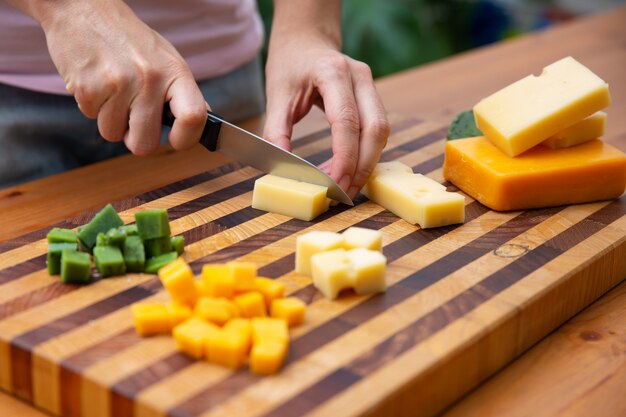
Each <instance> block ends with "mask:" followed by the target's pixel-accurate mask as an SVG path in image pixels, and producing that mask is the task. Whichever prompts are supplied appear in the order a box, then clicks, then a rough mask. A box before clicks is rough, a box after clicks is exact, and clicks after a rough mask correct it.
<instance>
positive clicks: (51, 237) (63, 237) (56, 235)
mask: <svg viewBox="0 0 626 417" xmlns="http://www.w3.org/2000/svg"><path fill="white" fill-rule="evenodd" d="M46 237H47V238H48V243H77V242H78V237H76V232H74V231H73V230H72V229H61V228H60V227H54V228H52V230H50V231H49V232H48V235H47V236H46Z"/></svg>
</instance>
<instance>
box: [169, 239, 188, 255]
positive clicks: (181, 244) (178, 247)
mask: <svg viewBox="0 0 626 417" xmlns="http://www.w3.org/2000/svg"><path fill="white" fill-rule="evenodd" d="M170 242H172V249H174V250H175V251H176V253H177V254H178V255H182V253H183V251H184V250H185V237H184V236H183V235H178V236H172V238H171V239H170Z"/></svg>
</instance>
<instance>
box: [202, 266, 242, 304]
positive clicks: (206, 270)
mask: <svg viewBox="0 0 626 417" xmlns="http://www.w3.org/2000/svg"><path fill="white" fill-rule="evenodd" d="M202 283H203V284H204V294H205V295H207V296H209V297H225V298H230V297H232V296H233V294H234V293H235V278H234V277H233V274H232V272H231V268H230V266H228V265H226V264H206V265H204V266H203V267H202Z"/></svg>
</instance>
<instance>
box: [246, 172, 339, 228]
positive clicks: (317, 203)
mask: <svg viewBox="0 0 626 417" xmlns="http://www.w3.org/2000/svg"><path fill="white" fill-rule="evenodd" d="M327 191H328V188H327V187H324V186H321V185H316V184H309V183H306V182H302V181H296V180H292V179H289V178H283V177H278V176H276V175H265V176H264V177H261V178H259V179H257V180H256V181H255V182H254V191H253V193H252V207H253V208H255V209H259V210H264V211H269V212H272V213H278V214H283V215H285V216H290V217H294V218H296V219H300V220H305V221H310V220H313V219H314V218H315V217H317V216H319V215H320V214H322V213H324V212H325V211H326V210H328V206H329V203H330V200H329V199H328V198H327V197H326V192H327Z"/></svg>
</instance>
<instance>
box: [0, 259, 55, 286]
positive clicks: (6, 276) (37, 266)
mask: <svg viewBox="0 0 626 417" xmlns="http://www.w3.org/2000/svg"><path fill="white" fill-rule="evenodd" d="M45 267H46V254H45V253H44V254H43V255H39V256H36V257H34V258H31V259H28V260H26V261H24V262H21V263H18V264H15V265H13V266H10V267H8V268H5V269H3V270H0V285H2V284H6V283H8V282H11V281H13V280H15V279H17V278H21V277H23V276H25V275H29V274H32V273H33V272H36V271H39V270H41V269H44V268H45Z"/></svg>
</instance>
